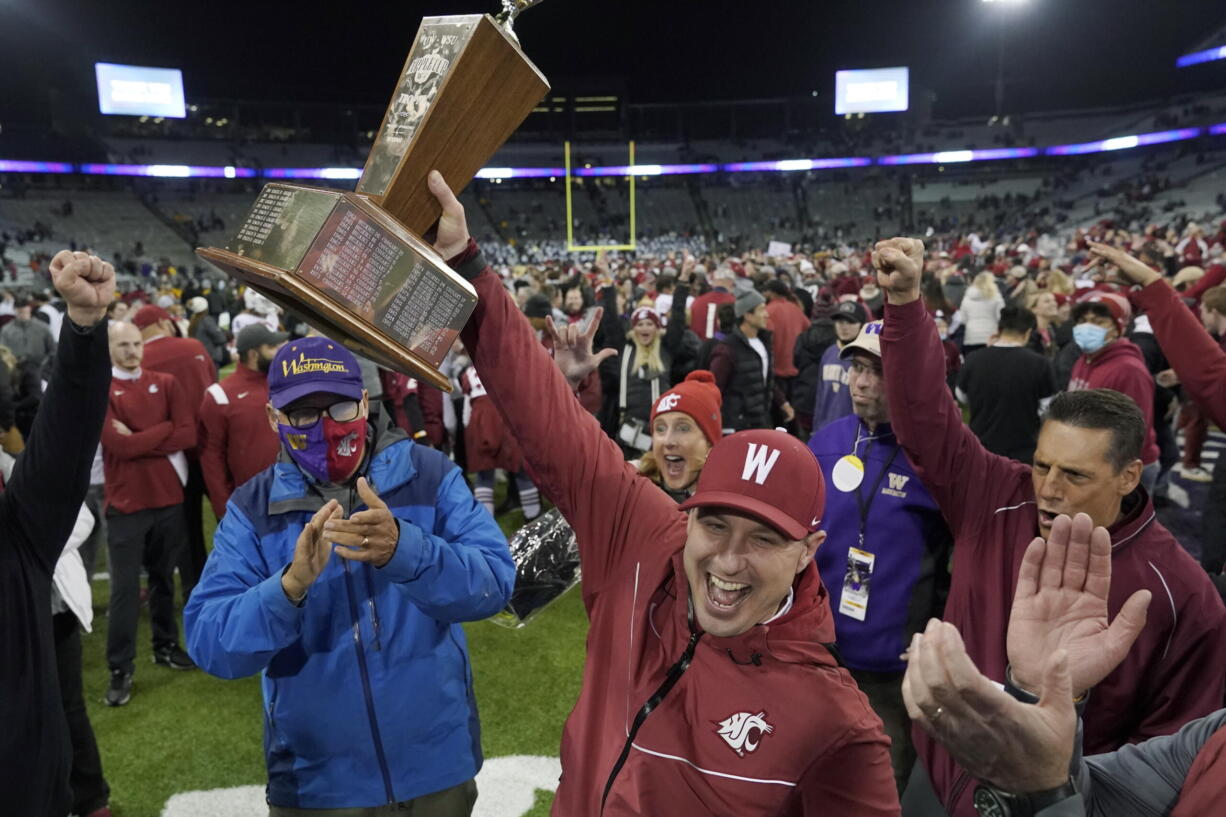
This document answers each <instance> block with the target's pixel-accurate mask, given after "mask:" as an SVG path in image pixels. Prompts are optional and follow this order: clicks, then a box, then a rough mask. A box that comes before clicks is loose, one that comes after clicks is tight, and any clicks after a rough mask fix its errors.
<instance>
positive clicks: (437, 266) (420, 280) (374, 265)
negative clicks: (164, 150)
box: [196, 184, 477, 391]
mask: <svg viewBox="0 0 1226 817" xmlns="http://www.w3.org/2000/svg"><path fill="white" fill-rule="evenodd" d="M196 252H197V254H198V255H199V256H200V257H201V258H204V259H205V260H207V261H209V262H210V263H213V264H215V265H217V266H218V267H220V268H221V269H222V270H224V271H225V272H227V273H228V274H230V275H232V276H234V277H235V278H237V279H239V280H240V281H242V282H243V283H245V284H247V285H248V286H250V287H252V288H253V289H255V290H257V291H258V292H260V293H262V294H263V295H265V296H267V297H268V298H269V299H270V300H271V301H273V302H274V303H276V304H277V305H278V306H280V307H282V308H283V309H285V310H287V311H290V312H293V313H294V314H296V315H298V316H299V317H301V318H302V319H303V320H305V321H306V322H307V323H308V324H310V325H311V326H313V327H315V328H316V329H318V330H319V331H320V332H322V333H323V334H325V335H327V336H328V337H330V338H332V339H334V340H337V341H340V342H341V343H343V344H344V345H345V346H347V347H348V348H350V349H351V350H352V351H354V352H356V353H358V354H360V355H363V356H365V357H368V358H370V359H371V360H373V361H374V362H375V363H377V364H378V365H380V366H383V367H385V368H388V369H391V370H393V371H398V372H402V373H404V374H407V375H410V376H411V377H417V378H420V379H422V380H424V381H426V382H428V383H430V384H431V385H433V386H436V387H438V388H440V389H442V390H444V391H451V384H450V381H449V380H448V378H447V377H446V376H445V375H443V374H442V373H441V372H440V371H439V369H438V367H439V364H441V363H442V361H443V358H444V357H445V356H446V354H447V352H448V350H450V349H451V346H452V344H453V343H454V342H455V339H456V337H457V336H458V335H459V332H460V329H461V328H463V326H464V324H465V322H467V320H468V317H469V316H470V315H471V314H472V311H473V309H474V308H475V307H476V304H477V293H476V290H474V289H473V287H472V285H471V284H469V283H468V282H467V281H465V280H464V279H463V278H461V277H460V276H459V275H457V274H456V273H455V272H454V271H453V270H451V268H449V267H448V266H447V264H446V263H445V262H444V260H443V259H441V258H439V256H438V254H437V253H435V252H434V250H433V249H432V248H431V247H429V246H428V245H426V244H425V243H424V242H422V241H421V240H420V239H419V238H417V237H416V236H414V235H413V234H412V233H410V232H409V231H408V230H406V229H405V228H404V227H403V226H402V225H401V224H400V223H399V222H397V221H396V220H395V219H393V218H392V217H391V216H389V215H388V214H387V213H385V212H384V211H383V210H382V209H381V208H380V207H379V206H378V205H376V204H374V203H373V202H371V201H370V200H369V199H368V198H367V197H365V196H361V195H358V194H355V193H347V192H342V191H337V190H322V189H319V188H312V187H302V186H299V185H291V184H269V185H267V186H265V188H264V190H263V191H262V192H261V193H260V197H259V198H258V199H257V200H256V203H255V205H254V206H253V207H252V209H251V212H250V213H249V214H248V216H247V220H246V221H245V222H244V224H243V226H242V228H240V230H239V232H238V235H237V236H236V237H235V238H234V239H233V240H232V241H231V242H230V243H229V244H228V245H227V246H226V248H225V249H219V248H215V247H209V248H202V249H199V250H197V251H196Z"/></svg>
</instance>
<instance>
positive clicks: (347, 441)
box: [336, 431, 358, 457]
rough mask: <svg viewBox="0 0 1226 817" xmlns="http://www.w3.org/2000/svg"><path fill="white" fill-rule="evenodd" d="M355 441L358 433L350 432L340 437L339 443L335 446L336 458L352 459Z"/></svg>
mask: <svg viewBox="0 0 1226 817" xmlns="http://www.w3.org/2000/svg"><path fill="white" fill-rule="evenodd" d="M357 441H358V433H357V432H356V431H351V432H349V433H348V434H346V435H345V436H344V437H341V441H340V442H339V443H337V444H336V453H337V456H341V457H352V456H353V451H354V445H355V444H356V443H357Z"/></svg>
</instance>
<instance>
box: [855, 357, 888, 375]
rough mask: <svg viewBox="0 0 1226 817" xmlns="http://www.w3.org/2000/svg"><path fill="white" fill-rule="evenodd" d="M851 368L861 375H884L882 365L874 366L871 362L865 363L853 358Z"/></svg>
mask: <svg viewBox="0 0 1226 817" xmlns="http://www.w3.org/2000/svg"><path fill="white" fill-rule="evenodd" d="M851 368H852V371H854V372H855V373H856V374H858V375H860V376H864V375H866V374H871V375H872V376H873V377H881V375H882V370H881V367H880V366H873V365H871V364H869V363H863V362H861V361H859V360H853V361H852V362H851Z"/></svg>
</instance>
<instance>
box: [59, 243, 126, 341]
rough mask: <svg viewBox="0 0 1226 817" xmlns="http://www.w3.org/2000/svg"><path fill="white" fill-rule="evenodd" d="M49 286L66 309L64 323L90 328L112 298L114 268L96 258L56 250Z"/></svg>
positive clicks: (102, 314) (80, 253)
mask: <svg viewBox="0 0 1226 817" xmlns="http://www.w3.org/2000/svg"><path fill="white" fill-rule="evenodd" d="M51 282H52V283H53V284H55V289H56V291H57V292H59V293H60V295H61V296H62V297H63V298H64V302H65V303H66V304H67V305H68V319H69V320H70V321H72V322H73V323H75V324H76V325H77V326H93V325H94V324H96V323H97V322H98V321H100V320H102V318H103V317H104V316H105V315H106V305H107V304H109V303H110V302H111V301H112V300H114V298H115V268H114V267H112V266H111V265H110V264H109V263H107V262H106V261H103V260H102V259H101V258H99V257H98V256H96V255H89V254H87V253H83V252H80V251H77V252H72V251H69V250H60V251H59V252H57V253H56V254H55V258H52V259H51Z"/></svg>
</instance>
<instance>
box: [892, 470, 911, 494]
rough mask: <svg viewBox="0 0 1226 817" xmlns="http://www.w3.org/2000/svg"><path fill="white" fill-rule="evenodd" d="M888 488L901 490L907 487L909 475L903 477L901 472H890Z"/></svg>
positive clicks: (909, 479)
mask: <svg viewBox="0 0 1226 817" xmlns="http://www.w3.org/2000/svg"><path fill="white" fill-rule="evenodd" d="M889 476H890V489H891V490H894V491H901V490H902V489H903V488H906V487H907V483H908V482H910V481H911V477H904V476H903V475H902V474H890V475H889Z"/></svg>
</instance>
